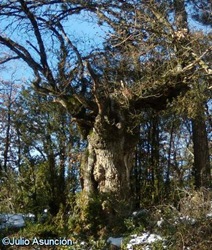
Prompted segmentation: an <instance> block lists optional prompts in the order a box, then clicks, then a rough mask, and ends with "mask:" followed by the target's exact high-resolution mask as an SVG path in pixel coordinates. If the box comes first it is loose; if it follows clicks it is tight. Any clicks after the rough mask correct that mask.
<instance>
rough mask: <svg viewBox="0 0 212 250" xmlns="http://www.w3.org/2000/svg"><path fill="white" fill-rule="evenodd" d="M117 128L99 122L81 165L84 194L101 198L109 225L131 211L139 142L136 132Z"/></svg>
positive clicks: (102, 121) (99, 120)
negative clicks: (132, 184) (133, 177)
mask: <svg viewBox="0 0 212 250" xmlns="http://www.w3.org/2000/svg"><path fill="white" fill-rule="evenodd" d="M116 125H117V124H116ZM116 125H115V124H114V125H111V124H108V123H107V122H105V120H104V119H102V118H99V117H98V118H97V119H96V122H95V125H94V127H93V128H92V130H91V131H90V133H89V135H88V137H87V139H88V147H87V150H86V152H85V155H84V158H83V161H82V165H81V171H82V172H81V174H82V178H83V192H84V193H85V194H86V196H87V197H92V195H95V194H98V197H101V210H102V213H103V214H104V216H105V218H107V219H106V223H108V226H110V225H109V224H111V223H114V218H117V217H119V216H120V215H122V216H125V215H127V214H129V212H130V206H132V199H131V183H130V172H131V168H132V165H133V162H134V159H133V158H134V150H135V146H136V143H137V139H138V137H137V138H136V136H135V135H134V133H133V131H132V130H131V131H130V130H129V129H123V128H120V127H119V126H118V127H117V126H116ZM127 131H129V132H127ZM87 200H89V199H87ZM125 205H126V206H127V209H126V207H124V206H125ZM131 208H132V207H131Z"/></svg>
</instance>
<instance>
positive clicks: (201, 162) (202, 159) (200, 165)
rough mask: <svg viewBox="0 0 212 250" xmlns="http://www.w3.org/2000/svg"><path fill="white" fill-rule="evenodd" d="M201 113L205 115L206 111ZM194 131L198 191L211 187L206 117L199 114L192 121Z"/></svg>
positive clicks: (196, 185) (195, 176)
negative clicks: (201, 188)
mask: <svg viewBox="0 0 212 250" xmlns="http://www.w3.org/2000/svg"><path fill="white" fill-rule="evenodd" d="M201 108H202V107H201ZM201 113H202V114H204V111H202V112H201ZM192 130H193V145H194V183H195V187H196V188H197V189H198V188H200V187H209V186H210V185H211V169H210V157H209V147H208V138H207V132H206V125H205V120H204V115H201V114H199V115H198V116H196V117H195V118H194V119H193V120H192Z"/></svg>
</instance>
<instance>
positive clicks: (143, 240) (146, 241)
mask: <svg viewBox="0 0 212 250" xmlns="http://www.w3.org/2000/svg"><path fill="white" fill-rule="evenodd" d="M131 237H132V239H131V240H130V241H129V243H128V244H127V249H128V250H133V246H134V245H146V246H145V248H144V249H145V250H148V249H150V248H149V245H151V244H152V243H154V242H156V241H162V240H163V238H162V237H161V236H160V235H157V234H151V233H148V232H145V233H143V234H142V235H140V236H138V235H131Z"/></svg>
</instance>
